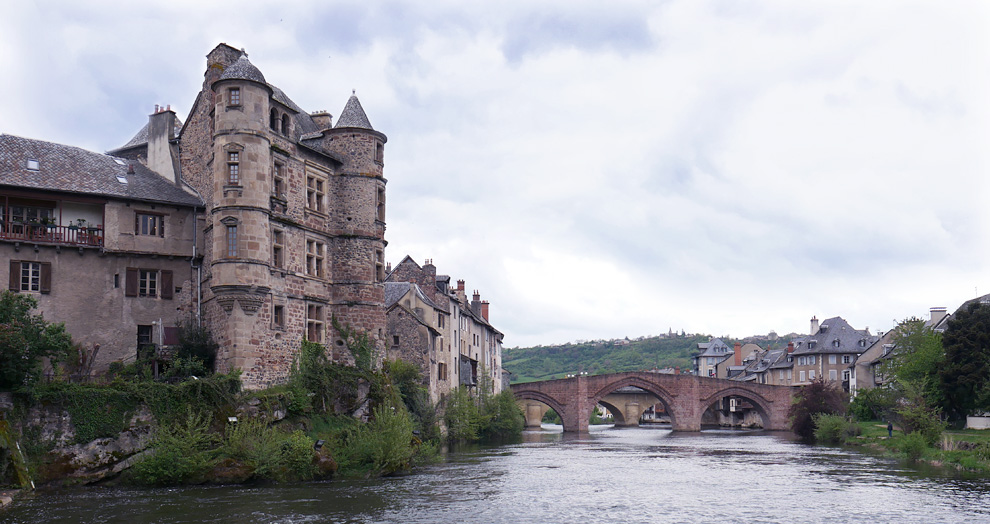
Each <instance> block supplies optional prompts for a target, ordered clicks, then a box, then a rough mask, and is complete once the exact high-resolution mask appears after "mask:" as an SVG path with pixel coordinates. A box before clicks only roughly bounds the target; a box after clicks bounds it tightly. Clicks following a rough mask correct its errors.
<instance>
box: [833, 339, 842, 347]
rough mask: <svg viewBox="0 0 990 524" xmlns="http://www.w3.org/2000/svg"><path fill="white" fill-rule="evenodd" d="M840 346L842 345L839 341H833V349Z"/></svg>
mask: <svg viewBox="0 0 990 524" xmlns="http://www.w3.org/2000/svg"><path fill="white" fill-rule="evenodd" d="M840 344H841V343H840V342H839V339H835V340H833V341H832V347H834V348H837V347H839V345H840Z"/></svg>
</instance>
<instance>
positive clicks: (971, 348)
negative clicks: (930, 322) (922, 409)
mask: <svg viewBox="0 0 990 524" xmlns="http://www.w3.org/2000/svg"><path fill="white" fill-rule="evenodd" d="M943 345H944V346H945V363H944V365H943V366H942V368H941V370H940V372H939V379H940V389H941V395H942V405H943V407H944V408H945V413H946V414H948V415H949V417H950V418H952V419H956V420H958V419H962V418H964V417H966V416H967V415H970V414H972V413H974V412H980V411H990V305H988V304H983V303H980V302H979V301H973V302H972V303H970V304H968V305H966V306H965V307H964V308H963V309H962V310H960V311H958V312H956V314H955V315H954V316H953V318H952V319H951V320H949V327H948V329H946V331H945V336H944V338H943Z"/></svg>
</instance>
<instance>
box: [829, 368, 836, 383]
mask: <svg viewBox="0 0 990 524" xmlns="http://www.w3.org/2000/svg"><path fill="white" fill-rule="evenodd" d="M838 378H839V372H838V371H836V370H834V369H830V370H828V379H829V380H831V381H832V382H835V381H836V380H837V379H838Z"/></svg>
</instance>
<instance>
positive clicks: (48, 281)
mask: <svg viewBox="0 0 990 524" xmlns="http://www.w3.org/2000/svg"><path fill="white" fill-rule="evenodd" d="M41 292H42V293H43V294H45V295H47V294H48V293H51V292H52V264H51V262H42V263H41Z"/></svg>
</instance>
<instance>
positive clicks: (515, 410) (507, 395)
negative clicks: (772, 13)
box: [478, 391, 526, 440]
mask: <svg viewBox="0 0 990 524" xmlns="http://www.w3.org/2000/svg"><path fill="white" fill-rule="evenodd" d="M484 400H485V402H484V404H482V406H481V416H480V424H479V427H478V435H479V436H480V437H481V438H482V439H484V440H505V439H510V438H514V437H516V436H518V435H519V434H520V433H522V430H523V426H524V425H525V423H526V421H525V419H524V417H523V413H522V410H521V409H519V405H518V404H516V398H515V396H513V395H512V392H511V391H503V392H501V393H499V394H498V395H493V396H492V395H489V396H488V397H486V398H485V399H484Z"/></svg>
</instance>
